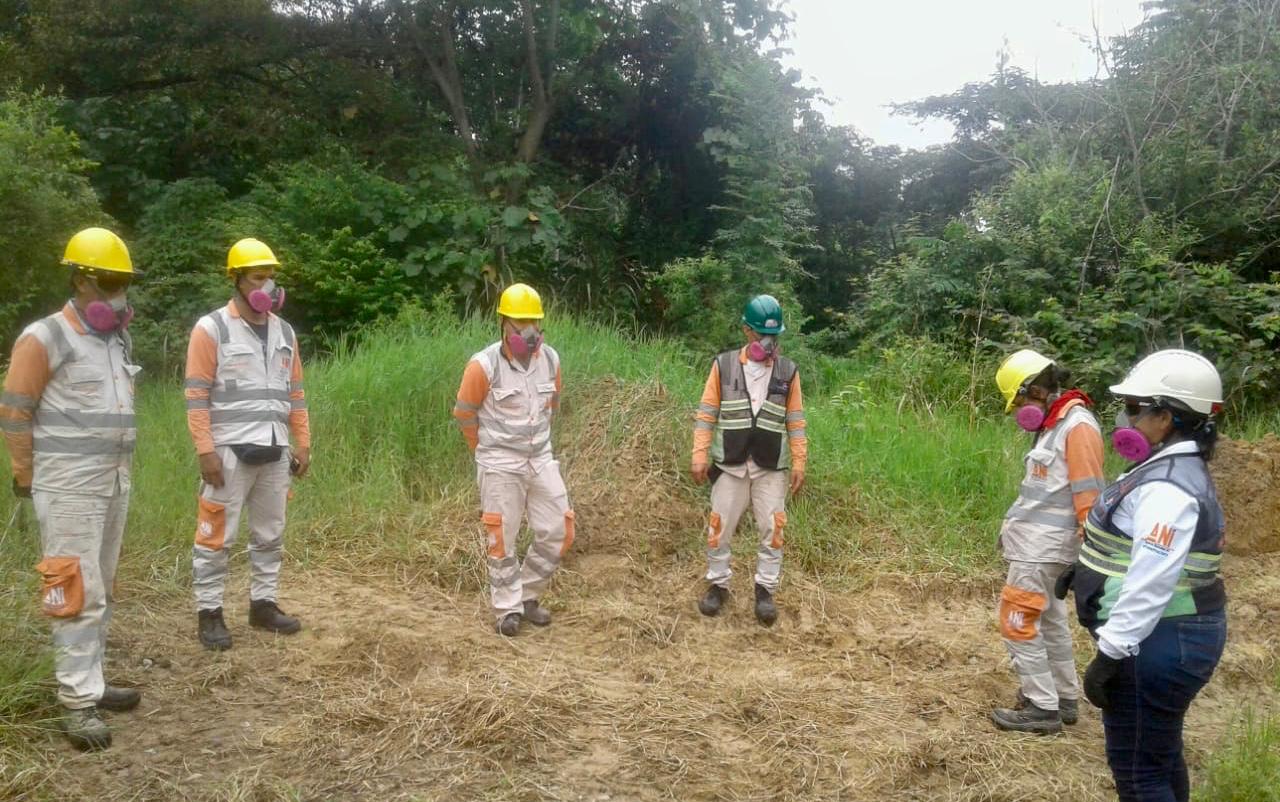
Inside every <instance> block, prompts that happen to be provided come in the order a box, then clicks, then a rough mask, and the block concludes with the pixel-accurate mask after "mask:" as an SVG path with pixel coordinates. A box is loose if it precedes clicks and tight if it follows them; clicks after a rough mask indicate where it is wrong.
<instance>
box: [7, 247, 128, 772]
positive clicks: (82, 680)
mask: <svg viewBox="0 0 1280 802" xmlns="http://www.w3.org/2000/svg"><path fill="white" fill-rule="evenodd" d="M62 263H63V264H64V265H66V266H68V267H69V268H70V269H71V286H72V298H71V300H70V301H68V302H67V303H66V305H65V306H63V307H62V309H61V310H59V311H57V312H54V313H53V314H51V315H49V316H47V317H45V318H42V319H41V320H37V321H36V322H35V323H32V324H31V325H30V326H27V328H26V329H25V330H24V331H23V332H22V334H21V336H19V337H18V341H17V343H16V344H15V345H14V347H13V355H12V358H11V359H10V361H9V372H8V375H7V376H6V377H5V382H4V392H3V394H2V395H0V431H3V432H4V437H5V441H6V442H7V444H8V448H9V459H10V462H11V465H12V469H13V489H14V492H15V493H16V494H17V495H18V496H20V497H26V498H30V499H31V500H32V502H33V504H34V506H35V512H36V518H37V520H38V521H39V524H40V544H41V553H42V555H43V559H42V560H41V561H40V564H39V565H37V566H36V568H37V570H38V571H39V572H40V574H41V578H42V580H43V584H42V588H41V599H42V607H43V610H44V613H45V614H46V615H48V616H49V617H50V623H51V625H52V628H53V643H54V646H55V654H54V674H55V676H56V677H57V680H58V701H59V702H60V703H61V705H62V708H63V713H62V719H61V725H62V729H63V731H64V733H65V734H66V735H67V737H68V738H69V739H70V740H71V742H72V743H74V744H75V745H76V746H78V747H80V748H82V749H103V748H106V747H107V746H110V745H111V730H110V728H109V727H108V726H107V724H106V723H105V722H104V721H103V720H102V717H101V715H100V713H99V711H101V710H108V711H112V712H117V711H124V710H131V709H133V708H134V707H137V705H138V703H139V701H141V698H142V696H141V694H140V693H139V691H138V690H137V689H134V688H121V687H116V686H112V685H108V684H107V683H106V681H105V680H104V679H103V662H104V654H105V645H106V642H107V629H108V626H109V625H110V622H111V613H112V608H113V606H114V599H113V597H112V587H113V583H114V581H115V574H116V565H117V563H118V562H119V557H120V544H121V541H122V539H123V537H124V525H125V517H126V513H127V511H128V508H129V491H130V486H131V484H130V471H131V467H132V460H133V450H134V442H135V440H136V429H135V427H134V376H136V375H137V373H138V371H139V370H140V368H139V367H138V366H137V365H135V364H134V363H133V358H132V354H131V353H130V352H131V347H130V340H129V334H128V332H127V331H126V327H127V326H128V324H129V320H130V318H132V316H133V311H132V309H131V308H130V306H129V303H128V299H127V295H128V288H129V285H130V283H131V282H132V281H133V279H134V278H135V277H136V276H137V275H138V271H136V270H135V269H134V267H133V261H132V260H131V259H130V258H129V249H128V248H127V247H125V244H124V241H123V240H121V239H120V237H118V236H116V235H115V234H114V233H113V232H111V231H108V230H107V229H105V228H86V229H84V230H83V231H81V232H79V233H78V234H76V235H75V236H74V237H72V238H71V241H70V242H68V243H67V247H66V250H65V252H64V254H63V259H62Z"/></svg>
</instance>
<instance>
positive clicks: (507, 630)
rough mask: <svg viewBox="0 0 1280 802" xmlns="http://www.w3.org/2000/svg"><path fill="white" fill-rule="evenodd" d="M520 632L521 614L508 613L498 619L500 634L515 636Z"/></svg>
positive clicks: (509, 636)
mask: <svg viewBox="0 0 1280 802" xmlns="http://www.w3.org/2000/svg"><path fill="white" fill-rule="evenodd" d="M518 632H520V614H519V613H507V614H506V615H504V616H503V617H502V618H501V619H499V620H498V634H499V635H503V636H505V637H508V638H514V637H515V636H516V634H517V633H518Z"/></svg>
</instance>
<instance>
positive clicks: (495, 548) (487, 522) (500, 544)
mask: <svg viewBox="0 0 1280 802" xmlns="http://www.w3.org/2000/svg"><path fill="white" fill-rule="evenodd" d="M480 523H482V524H484V530H485V535H486V536H487V542H486V547H487V551H488V553H489V557H490V558H491V559H494V560H501V559H502V558H503V557H506V556H507V544H506V543H505V542H504V541H503V537H502V513H500V512H486V513H483V514H482V515H481V516H480Z"/></svg>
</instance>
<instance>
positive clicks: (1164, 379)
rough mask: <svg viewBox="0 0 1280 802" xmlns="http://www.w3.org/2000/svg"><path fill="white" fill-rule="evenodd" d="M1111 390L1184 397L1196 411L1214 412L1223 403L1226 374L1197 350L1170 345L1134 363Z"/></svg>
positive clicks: (1206, 413) (1137, 395)
mask: <svg viewBox="0 0 1280 802" xmlns="http://www.w3.org/2000/svg"><path fill="white" fill-rule="evenodd" d="M1111 392H1113V393H1115V394H1116V395H1123V396H1130V397H1132V398H1165V399H1172V400H1174V401H1181V402H1182V403H1183V404H1185V405H1186V406H1187V407H1188V408H1189V409H1191V410H1194V411H1195V412H1199V413H1200V414H1202V415H1210V414H1212V413H1213V412H1215V411H1216V407H1217V405H1218V404H1221V403H1222V377H1221V376H1219V375H1218V369H1217V368H1215V367H1214V366H1213V363H1212V362H1210V361H1209V360H1207V359H1205V358H1204V357H1202V356H1200V355H1199V354H1197V353H1195V352H1194V351H1183V350H1180V349H1177V348H1170V349H1168V350H1165V351H1156V352H1155V353H1154V354H1152V355H1151V356H1149V357H1147V358H1146V359H1143V360H1142V361H1141V362H1139V363H1138V364H1136V365H1134V366H1133V370H1131V371H1129V375H1128V376H1125V377H1124V381H1122V382H1120V383H1119V384H1116V385H1112V387H1111Z"/></svg>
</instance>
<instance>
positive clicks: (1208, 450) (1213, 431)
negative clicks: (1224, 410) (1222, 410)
mask: <svg viewBox="0 0 1280 802" xmlns="http://www.w3.org/2000/svg"><path fill="white" fill-rule="evenodd" d="M1156 406H1157V408H1159V409H1166V410H1168V411H1169V414H1170V415H1172V416H1173V430H1174V431H1175V432H1177V433H1178V434H1179V435H1180V436H1181V437H1182V439H1184V440H1191V441H1192V442H1194V443H1195V444H1196V446H1197V447H1198V448H1199V449H1200V454H1201V456H1203V457H1204V460H1205V462H1208V461H1209V460H1211V459H1213V452H1214V449H1215V448H1216V447H1217V445H1218V422H1217V421H1216V420H1214V419H1213V418H1211V417H1209V416H1208V415H1205V414H1204V413H1202V412H1196V411H1195V410H1193V409H1191V408H1190V407H1188V406H1187V405H1186V404H1183V403H1181V402H1179V401H1176V400H1174V399H1169V398H1162V399H1158V400H1157V402H1156Z"/></svg>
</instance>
